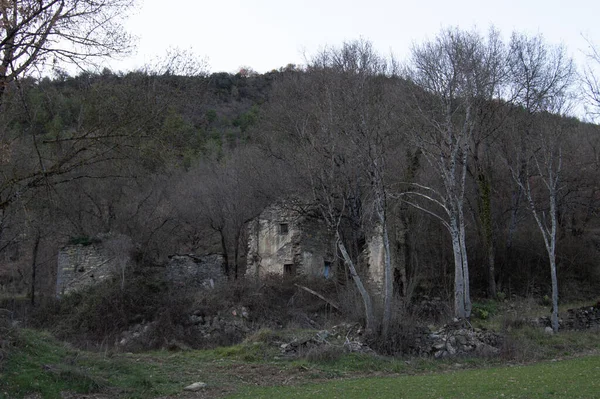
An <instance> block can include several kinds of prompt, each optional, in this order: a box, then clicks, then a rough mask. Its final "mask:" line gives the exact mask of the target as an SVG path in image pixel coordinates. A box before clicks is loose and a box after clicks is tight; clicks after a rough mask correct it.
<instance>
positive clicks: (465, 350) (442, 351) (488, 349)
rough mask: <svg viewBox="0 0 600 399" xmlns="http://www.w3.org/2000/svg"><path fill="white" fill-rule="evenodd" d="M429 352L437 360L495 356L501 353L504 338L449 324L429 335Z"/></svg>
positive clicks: (485, 331)
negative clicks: (457, 357) (456, 357)
mask: <svg viewBox="0 0 600 399" xmlns="http://www.w3.org/2000/svg"><path fill="white" fill-rule="evenodd" d="M427 338H428V340H429V341H430V342H431V345H430V346H429V350H428V351H425V352H428V354H429V355H431V356H434V357H435V358H436V359H439V358H446V357H454V356H472V355H475V356H494V355H497V354H498V353H499V352H500V347H501V346H502V336H501V335H499V334H497V333H495V332H493V331H487V330H482V329H479V328H461V327H458V326H456V325H452V324H448V325H446V326H444V327H442V328H441V329H440V330H438V331H435V332H432V333H430V334H429V335H428V337H427Z"/></svg>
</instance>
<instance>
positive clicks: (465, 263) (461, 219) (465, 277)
mask: <svg viewBox="0 0 600 399" xmlns="http://www.w3.org/2000/svg"><path fill="white" fill-rule="evenodd" d="M458 229H459V237H460V252H461V261H462V262H461V269H462V275H463V284H464V304H465V316H464V317H465V318H467V319H468V318H470V317H471V309H472V305H471V292H470V291H471V290H470V283H469V261H468V257H467V246H466V234H465V220H464V213H463V209H462V207H461V208H460V209H459V226H458Z"/></svg>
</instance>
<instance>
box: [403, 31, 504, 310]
mask: <svg viewBox="0 0 600 399" xmlns="http://www.w3.org/2000/svg"><path fill="white" fill-rule="evenodd" d="M497 47H498V38H497V33H496V32H495V31H491V32H490V35H489V36H488V37H487V38H484V37H482V36H481V35H480V34H478V33H477V32H475V31H471V32H467V31H460V30H458V29H447V30H443V31H442V32H441V33H440V34H439V35H438V36H437V38H436V39H435V40H433V41H430V42H426V43H424V44H422V45H420V46H415V47H414V48H413V51H412V60H411V61H412V62H411V67H410V69H409V73H408V78H409V80H410V81H411V82H412V83H413V84H414V89H413V90H412V95H411V96H410V99H409V101H408V107H409V112H410V113H409V114H408V115H409V118H411V119H412V120H408V123H407V126H408V129H409V130H410V132H411V134H410V136H411V138H412V141H413V143H414V145H415V146H416V147H417V148H419V150H420V151H421V153H422V154H423V157H424V158H425V160H426V161H427V162H428V164H429V165H430V166H431V167H432V168H433V170H435V171H436V172H437V173H438V174H439V184H438V185H436V184H435V182H431V184H426V185H423V184H419V183H411V184H410V185H409V186H410V188H409V189H408V190H407V191H405V192H404V193H402V195H403V196H404V198H405V201H407V202H409V203H410V204H412V205H413V206H415V207H417V208H419V209H422V210H424V211H425V212H427V213H429V214H431V215H433V216H435V217H437V218H438V219H439V220H440V221H441V222H442V224H443V225H444V226H445V227H446V229H447V230H448V232H449V233H450V237H451V239H452V249H453V254H454V271H455V273H454V312H455V316H456V317H458V318H468V317H470V315H471V297H470V287H469V263H468V256H467V243H466V223H467V219H466V216H465V190H466V185H467V179H466V177H467V168H468V160H469V151H470V146H471V143H472V141H473V138H474V137H475V135H476V132H477V128H478V125H477V124H476V117H477V115H478V114H479V113H480V112H482V110H483V107H486V106H487V104H488V102H489V101H490V100H491V99H492V98H493V97H494V95H496V94H497V90H498V83H499V77H500V76H499V74H500V65H501V64H500V63H499V56H500V55H501V52H500V51H499V50H498V49H497ZM423 201H425V202H423Z"/></svg>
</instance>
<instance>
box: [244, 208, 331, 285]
mask: <svg viewBox="0 0 600 399" xmlns="http://www.w3.org/2000/svg"><path fill="white" fill-rule="evenodd" d="M335 254H336V249H335V239H334V236H333V235H332V234H331V233H330V232H329V231H328V229H327V226H326V225H325V223H323V221H322V220H320V219H319V218H317V217H315V216H313V215H310V213H308V212H299V211H298V210H297V209H294V208H293V207H291V206H284V205H282V204H274V205H271V206H269V207H268V208H267V209H265V210H264V211H263V212H262V213H261V214H260V216H259V217H257V218H256V219H255V220H254V221H252V222H251V223H250V226H249V237H248V256H247V259H248V269H247V275H249V276H255V277H258V278H260V277H263V276H265V275H267V274H278V275H284V276H294V275H306V276H313V277H323V278H331V277H332V276H333V275H334V273H335V267H334V266H335V265H334V262H335Z"/></svg>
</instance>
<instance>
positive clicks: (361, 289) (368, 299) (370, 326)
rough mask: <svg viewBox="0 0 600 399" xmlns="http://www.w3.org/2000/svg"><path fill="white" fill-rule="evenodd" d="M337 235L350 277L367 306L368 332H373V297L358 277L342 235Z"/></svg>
mask: <svg viewBox="0 0 600 399" xmlns="http://www.w3.org/2000/svg"><path fill="white" fill-rule="evenodd" d="M335 235H336V240H337V245H338V248H339V250H340V252H341V253H342V257H343V258H344V263H345V264H346V266H347V267H348V269H349V270H350V275H351V276H352V280H354V284H356V288H358V292H359V293H360V296H361V297H362V300H363V304H364V306H365V318H366V322H367V326H366V327H367V329H368V330H371V331H372V329H373V328H374V327H375V324H374V321H375V317H374V313H373V303H372V301H371V296H370V295H369V293H368V292H367V289H366V288H365V286H364V285H363V283H362V280H361V279H360V276H359V275H358V273H356V268H355V267H354V262H352V259H350V255H348V251H347V250H346V247H345V246H344V243H343V242H342V238H341V237H340V233H339V232H336V234H335Z"/></svg>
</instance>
